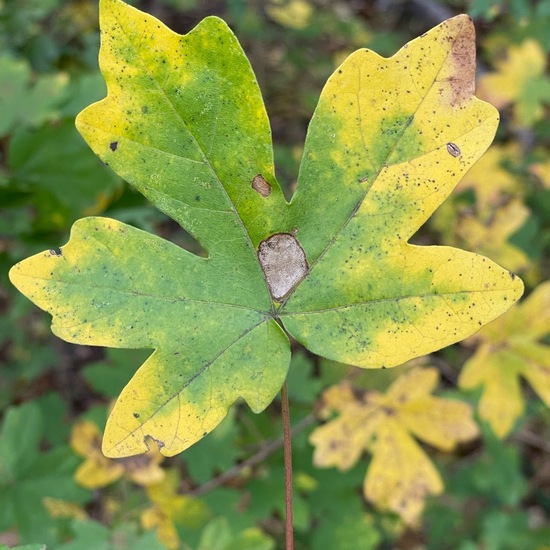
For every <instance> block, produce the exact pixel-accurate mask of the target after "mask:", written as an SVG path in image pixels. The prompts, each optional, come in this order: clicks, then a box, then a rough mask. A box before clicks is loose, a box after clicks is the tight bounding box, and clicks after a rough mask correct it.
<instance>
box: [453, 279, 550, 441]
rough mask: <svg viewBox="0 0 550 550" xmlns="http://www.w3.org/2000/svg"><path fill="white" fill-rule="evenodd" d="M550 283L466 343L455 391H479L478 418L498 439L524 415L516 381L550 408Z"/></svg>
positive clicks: (507, 432) (508, 431)
mask: <svg viewBox="0 0 550 550" xmlns="http://www.w3.org/2000/svg"><path fill="white" fill-rule="evenodd" d="M549 333H550V281H547V282H545V283H542V284H540V285H539V286H538V287H537V288H536V289H535V290H534V291H533V292H532V293H531V294H530V295H529V297H528V298H527V299H526V300H524V301H523V302H522V303H521V304H520V305H519V306H518V307H517V308H515V309H514V311H511V312H509V313H508V314H506V315H504V316H502V317H501V318H500V319H497V320H495V321H493V322H492V323H490V324H488V325H487V326H485V327H483V328H482V329H481V331H480V332H478V333H477V334H476V335H475V336H472V337H471V338H470V339H469V340H467V342H466V343H469V344H477V345H478V347H477V349H476V351H475V353H474V355H473V356H472V357H471V358H470V359H469V360H468V361H467V362H466V363H465V364H464V367H463V368H462V371H461V373H460V378H459V385H460V387H461V388H464V389H472V388H476V387H478V386H483V393H482V395H481V398H480V401H479V416H480V417H481V418H483V419H484V420H487V422H489V424H490V425H491V428H492V430H493V431H494V433H495V434H496V435H497V436H498V437H500V438H503V437H505V436H506V435H508V434H509V433H510V431H511V430H512V428H513V425H514V422H515V420H516V419H517V418H519V417H520V416H521V414H522V413H523V410H524V406H525V405H524V401H523V397H522V395H521V387H520V379H521V378H524V379H525V380H527V382H529V384H530V385H531V386H532V388H533V389H534V390H535V392H536V393H537V394H538V396H539V397H540V398H541V399H542V400H543V401H544V403H545V404H546V405H547V406H549V407H550V347H549V346H548V345H545V344H542V343H541V340H542V338H543V337H544V336H546V335H548V334H549Z"/></svg>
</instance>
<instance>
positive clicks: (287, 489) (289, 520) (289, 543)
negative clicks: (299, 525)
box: [281, 380, 294, 550]
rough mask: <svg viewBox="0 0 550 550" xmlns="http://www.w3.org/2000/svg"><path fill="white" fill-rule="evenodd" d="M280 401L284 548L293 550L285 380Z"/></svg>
mask: <svg viewBox="0 0 550 550" xmlns="http://www.w3.org/2000/svg"><path fill="white" fill-rule="evenodd" d="M281 402H282V412H283V440H284V451H285V501H286V522H285V523H286V550H294V532H293V529H292V444H291V440H292V435H291V433H290V410H289V406H288V392H287V387H286V380H285V383H284V384H283V387H282V388H281Z"/></svg>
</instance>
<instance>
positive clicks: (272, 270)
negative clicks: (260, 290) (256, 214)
mask: <svg viewBox="0 0 550 550" xmlns="http://www.w3.org/2000/svg"><path fill="white" fill-rule="evenodd" d="M258 259H259V260H260V264H261V266H262V269H263V271H264V274H265V278H266V280H267V285H268V287H269V292H271V296H273V298H274V299H275V300H280V299H281V298H283V297H284V296H285V295H286V294H287V293H288V292H289V291H290V290H291V289H292V288H293V287H294V286H295V285H296V283H298V282H299V281H301V280H302V279H303V278H304V277H305V276H306V274H307V271H308V265H307V260H306V255H305V253H304V250H303V249H302V247H301V246H300V243H299V242H298V239H296V237H295V236H294V235H291V234H290V233H276V234H275V235H272V236H271V237H269V238H268V239H265V241H262V242H261V243H260V247H259V249H258Z"/></svg>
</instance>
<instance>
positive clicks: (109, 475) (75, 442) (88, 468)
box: [71, 421, 164, 489]
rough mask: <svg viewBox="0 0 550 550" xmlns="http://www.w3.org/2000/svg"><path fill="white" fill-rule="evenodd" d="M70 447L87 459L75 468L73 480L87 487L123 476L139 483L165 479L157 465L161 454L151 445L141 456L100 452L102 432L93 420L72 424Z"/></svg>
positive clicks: (103, 483) (98, 485)
mask: <svg viewBox="0 0 550 550" xmlns="http://www.w3.org/2000/svg"><path fill="white" fill-rule="evenodd" d="M71 446H72V448H73V450H74V451H75V452H76V453H77V454H79V455H80V456H82V457H84V458H85V459H86V460H85V461H84V463H83V464H81V465H80V466H79V468H78V470H77V471H76V474H75V479H76V481H77V483H79V484H80V485H82V486H83V487H86V488H87V489H97V488H99V487H105V486H106V485H109V484H110V483H114V482H115V481H117V480H118V479H120V478H121V477H122V476H124V475H126V476H127V477H129V478H130V479H131V480H132V481H133V482H134V483H137V484H138V485H150V484H152V483H158V482H159V481H160V480H162V479H163V478H164V470H163V469H162V468H161V467H160V466H159V463H160V462H161V461H162V460H163V458H164V457H163V456H162V455H161V454H160V453H159V451H158V450H157V449H156V448H154V447H153V448H151V449H150V450H149V451H147V453H145V454H144V455H143V456H138V457H131V458H118V459H111V458H107V457H106V456H105V455H104V454H103V452H102V451H101V432H100V431H99V428H98V427H97V426H96V425H95V424H94V423H93V422H90V421H82V422H78V423H76V424H75V425H74V427H73V432H72V435H71Z"/></svg>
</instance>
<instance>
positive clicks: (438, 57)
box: [10, 0, 522, 457]
mask: <svg viewBox="0 0 550 550" xmlns="http://www.w3.org/2000/svg"><path fill="white" fill-rule="evenodd" d="M100 23H101V28H102V43H101V52H100V65H101V69H102V72H103V75H104V77H105V81H106V83H107V89H108V95H107V97H106V98H105V99H104V100H102V101H100V102H99V103H95V104H93V105H91V106H90V107H88V108H87V109H85V110H84V111H83V112H82V113H81V114H80V115H79V116H78V118H77V127H78V129H79V131H80V132H81V133H82V135H83V136H84V138H85V139H86V141H87V142H88V143H89V145H90V146H91V147H92V149H93V150H94V151H95V152H96V153H97V154H98V155H99V156H100V157H101V159H102V160H103V161H104V162H105V163H107V164H108V165H109V166H110V167H111V168H112V169H113V170H114V171H115V172H117V173H118V174H119V175H120V176H121V177H123V178H124V179H126V180H127V181H128V182H130V183H131V184H132V185H133V186H134V187H135V188H136V189H138V190H139V191H140V192H141V193H143V194H144V195H145V196H146V197H147V198H148V199H149V200H150V201H151V202H152V203H153V204H154V205H156V206H157V208H159V209H160V210H162V211H163V212H164V213H165V214H167V215H168V216H170V217H171V218H172V219H174V220H175V221H176V222H178V223H179V224H180V225H181V226H182V227H183V228H185V229H186V230H187V231H188V232H189V233H190V234H191V235H193V237H195V238H196V239H197V240H198V241H199V242H200V243H201V245H202V246H203V247H204V249H205V251H206V253H207V255H208V257H207V258H204V257H199V256H197V255H194V254H191V253H190V252H188V251H186V250H183V249H181V248H179V247H178V246H176V245H175V244H172V243H170V242H168V241H165V240H163V239H160V238H159V237H156V236H153V235H150V234H148V233H145V232H143V231H140V230H138V229H135V228H133V227H130V226H128V225H125V224H123V223H120V222H117V221H115V220H110V219H105V218H85V219H82V220H80V221H78V222H76V223H75V225H74V226H73V228H72V231H71V238H70V240H69V243H68V244H67V245H66V246H64V247H63V248H62V251H61V252H57V251H55V250H53V251H46V252H44V253H41V254H37V255H35V256H33V257H31V258H29V259H27V260H25V261H23V262H21V263H20V264H18V265H16V266H14V267H13V268H12V270H11V271H10V277H11V280H12V281H13V283H14V284H15V285H16V286H17V287H18V288H19V289H20V290H21V291H22V292H23V293H25V294H26V295H27V296H28V297H30V298H31V299H32V300H33V301H34V302H35V303H36V304H37V305H39V306H40V307H42V308H43V309H46V310H47V311H49V312H50V313H51V314H52V315H53V323H52V330H53V331H54V332H55V334H57V335H58V336H59V337H61V338H63V339H65V340H67V341H70V342H75V343H84V344H92V345H103V346H109V347H119V348H149V349H153V350H155V351H154V353H153V354H152V355H151V356H150V357H149V359H148V360H147V361H146V362H145V363H144V364H143V365H142V366H141V368H140V369H139V370H138V371H137V372H136V374H135V375H134V377H133V378H132V380H131V381H130V383H129V384H128V385H127V386H126V387H125V389H124V390H123V391H122V393H121V395H120V397H119V399H118V401H117V403H116V405H115V407H114V409H113V411H112V412H111V416H110V418H109V420H108V422H107V427H106V430H105V436H104V439H103V452H104V453H105V454H106V455H108V456H113V457H120V456H128V455H133V454H137V453H142V452H145V451H146V450H147V449H148V444H147V441H148V437H150V438H153V439H154V440H156V441H157V443H158V446H159V447H160V449H161V452H162V453H163V454H164V455H167V456H171V455H174V454H176V453H178V452H180V451H182V450H184V449H185V448H187V447H189V446H190V445H192V444H193V443H194V442H196V441H197V440H199V439H201V438H202V437H203V436H204V435H205V434H206V433H208V432H209V431H211V430H212V429H214V427H215V426H216V425H217V424H219V422H220V421H221V420H222V418H223V417H224V416H225V415H226V413H227V410H228V407H229V406H231V404H232V403H233V402H234V401H235V400H236V399H238V398H239V397H240V398H243V399H244V400H245V401H246V402H247V403H248V404H249V405H250V407H251V409H252V410H253V411H254V412H260V411H262V410H263V409H265V407H267V405H268V404H269V403H270V402H271V401H272V400H273V398H274V396H275V395H276V394H277V392H278V391H279V389H280V387H281V385H282V383H283V381H284V379H285V377H286V374H287V370H288V365H289V359H290V349H289V348H290V347H289V340H288V337H287V333H288V334H290V335H291V336H293V337H294V338H295V339H296V340H298V341H299V342H300V343H302V344H303V345H304V346H305V347H306V348H308V349H309V350H311V351H312V352H314V353H317V354H320V355H323V356H325V357H327V358H329V359H334V360H337V361H339V362H344V363H349V364H355V365H359V366H362V367H371V368H379V367H391V366H395V365H398V364H401V363H403V362H405V361H407V360H408V359H411V358H412V357H415V356H421V355H424V354H426V353H428V352H431V351H433V350H435V349H439V348H442V347H444V346H447V345H449V344H451V343H454V342H456V341H458V340H460V339H462V338H465V337H467V336H469V335H471V334H472V333H473V332H475V331H476V330H477V329H478V328H479V327H480V326H481V325H483V324H484V323H486V322H488V321H489V320H492V319H493V318H495V317H496V316H498V315H499V314H501V313H502V312H503V311H505V310H506V309H508V307H510V305H511V304H512V303H513V302H514V301H515V300H516V299H517V298H518V297H519V295H520V294H521V292H522V283H521V281H520V280H519V279H517V278H516V277H515V276H513V275H512V274H510V273H509V272H508V271H506V270H504V269H502V268H501V267H499V266H497V265H496V264H494V263H493V262H491V261H490V260H488V259H486V258H482V257H480V256H478V255H476V254H472V253H468V252H464V251H461V250H457V249H453V248H447V247H419V246H413V245H410V244H408V242H407V241H408V239H409V237H411V236H412V235H413V234H414V233H415V232H416V231H417V229H418V228H419V227H420V226H421V225H422V224H423V223H424V222H425V221H426V219H427V218H428V217H429V215H430V214H431V213H432V211H433V210H434V209H435V208H436V207H437V206H438V205H439V204H440V203H441V202H442V201H443V200H444V199H445V198H446V197H447V196H448V195H449V193H450V192H451V191H452V189H453V187H454V186H455V185H456V184H457V183H458V181H459V180H460V178H461V177H462V175H464V174H465V173H466V172H467V170H468V169H469V168H470V166H471V165H472V164H473V163H474V162H475V161H476V160H477V159H478V158H479V157H480V156H481V155H482V153H483V152H484V150H485V149H486V148H487V147H488V145H489V143H490V142H491V140H492V138H493V136H494V132H495V129H496V126H497V123H498V114H497V112H496V110H495V109H494V108H493V107H491V106H490V105H488V104H486V103H483V102H482V101H480V100H478V99H477V98H475V97H474V95H473V91H474V73H475V59H474V56H475V43H474V30H473V25H472V22H471V20H470V19H469V18H468V17H466V16H459V17H456V18H453V19H451V20H449V21H447V22H444V23H442V24H441V25H440V26H438V27H436V28H435V29H433V30H432V31H430V32H428V33H427V34H425V35H424V36H422V37H421V38H419V39H417V40H414V41H412V42H410V43H409V44H408V45H406V46H405V47H404V48H403V49H402V50H400V51H399V52H398V53H397V54H396V55H395V56H394V57H392V58H390V59H385V58H382V57H380V56H378V55H377V54H375V53H374V52H372V51H369V50H359V51H357V52H356V53H354V54H352V55H351V56H350V57H349V58H348V59H347V60H346V61H345V62H344V63H343V64H342V65H341V66H340V67H339V69H338V70H337V71H336V72H335V73H334V75H333V76H332V77H331V78H330V79H329V81H328V83H327V85H326V86H325V88H324V90H323V92H322V94H321V98H320V100H319V104H318V106H317V108H316V111H315V113H314V116H313V118H312V121H311V124H310V127H309V131H308V136H307V139H306V143H305V148H304V155H303V159H302V164H301V168H300V174H299V178H298V189H297V191H296V193H295V195H294V197H293V199H292V201H291V202H290V204H289V203H287V202H286V200H285V198H284V196H283V193H282V191H281V188H280V186H279V185H278V183H277V181H276V179H275V175H274V167H273V152H272V145H271V132H270V128H269V122H268V119H267V115H266V112H265V108H264V105H263V102H262V99H261V94H260V90H259V88H258V85H257V82H256V80H255V77H254V74H253V72H252V69H251V67H250V64H249V62H248V60H247V59H246V56H245V55H244V53H243V51H242V49H241V47H240V45H239V44H238V42H237V40H236V38H235V36H234V35H233V33H232V32H231V31H230V29H229V28H228V27H227V25H226V24H225V23H224V22H223V21H221V20H219V19H217V18H215V17H209V18H206V19H204V20H203V21H202V22H201V23H200V24H199V25H198V26H197V27H196V28H195V29H193V30H192V31H191V32H190V33H188V34H187V35H183V36H182V35H178V34H176V33H173V32H172V31H170V30H169V29H168V28H167V27H165V26H164V25H163V24H162V23H160V22H159V21H158V20H157V19H155V18H153V17H151V16H149V15H146V14H144V13H142V12H140V11H138V10H136V9H135V8H132V7H130V6H128V5H126V4H124V3H123V2H122V1H120V0H102V1H101V4H100Z"/></svg>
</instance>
